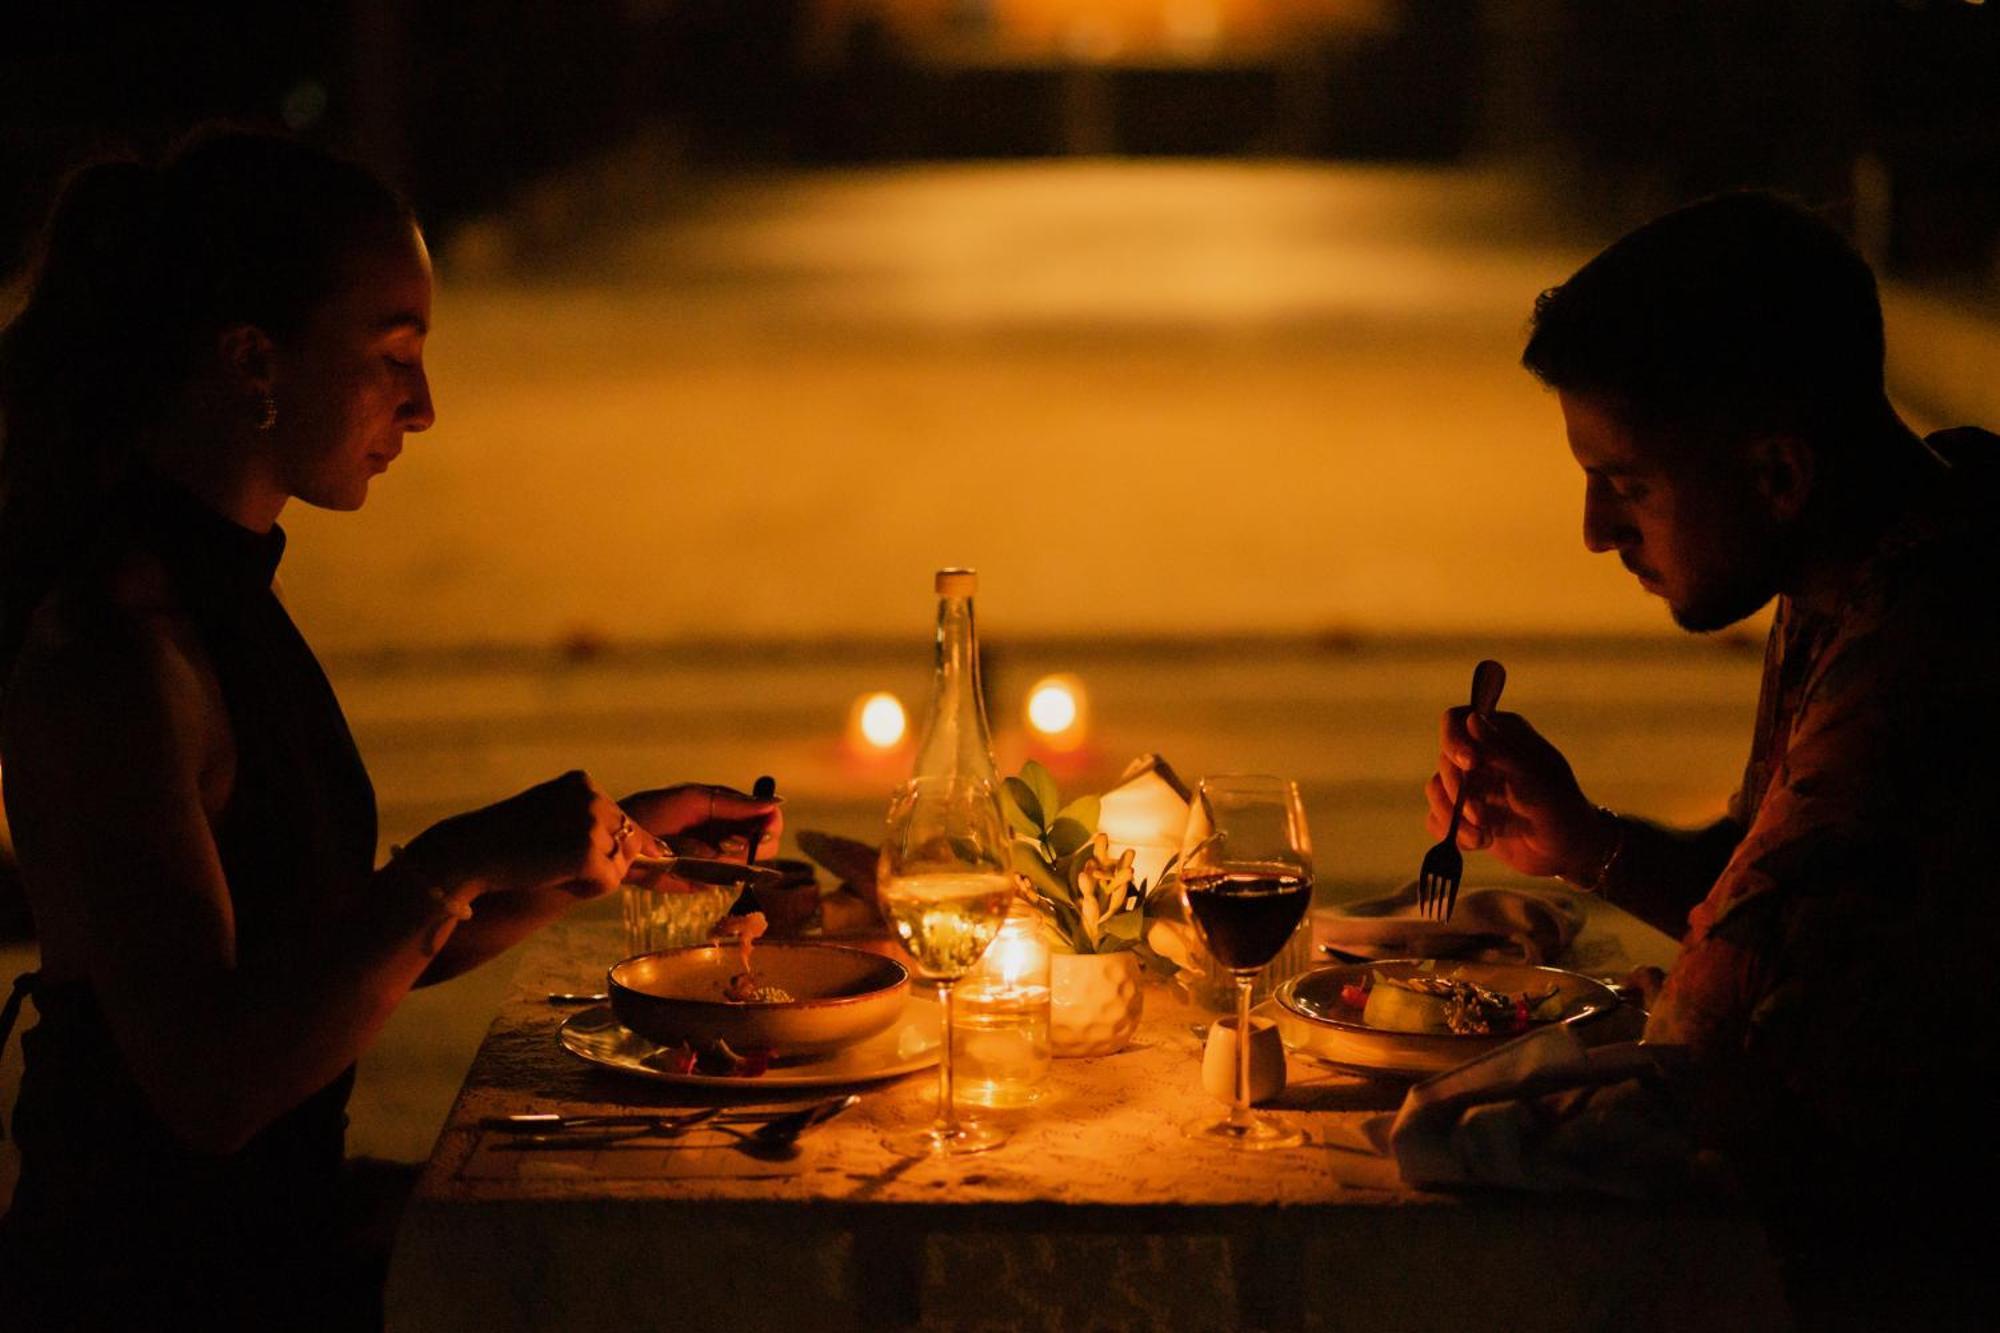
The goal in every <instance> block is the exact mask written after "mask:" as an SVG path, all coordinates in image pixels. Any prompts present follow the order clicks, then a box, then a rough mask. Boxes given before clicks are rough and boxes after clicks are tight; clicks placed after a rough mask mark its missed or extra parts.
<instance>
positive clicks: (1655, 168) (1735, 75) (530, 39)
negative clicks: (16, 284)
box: [0, 0, 2000, 292]
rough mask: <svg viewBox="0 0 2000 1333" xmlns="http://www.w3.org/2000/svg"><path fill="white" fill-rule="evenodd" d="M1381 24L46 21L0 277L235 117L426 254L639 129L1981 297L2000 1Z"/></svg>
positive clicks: (221, 13) (492, 5) (1447, 12)
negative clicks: (1806, 238)
mask: <svg viewBox="0 0 2000 1333" xmlns="http://www.w3.org/2000/svg"><path fill="white" fill-rule="evenodd" d="M964 8H966V10H967V11H968V12H970V11H971V10H972V9H973V8H976V7H972V6H967V7H964ZM1381 8H1382V12H1383V13H1385V14H1386V15H1387V21H1386V22H1380V23H1376V24H1373V25H1370V26H1366V27H1359V28H1354V27H1350V28H1328V29H1326V30H1324V31H1323V32H1320V33H1318V34H1314V33H1312V32H1310V31H1304V30H1301V32H1302V35H1299V36H1296V37H1295V38H1293V39H1292V40H1290V41H1289V43H1288V44H1285V45H1283V46H1281V48H1280V49H1279V50H1277V51H1276V52H1275V53H1274V54H1271V55H1269V56H1268V58H1264V59H1258V60H1247V61H1242V60H1239V61H1226V60H1218V61H1216V62H1213V63H1209V64H1188V63H1164V62H1155V63H1152V64H1148V63H1146V62H1144V61H1126V62H1123V63H1118V64H1112V65H1105V66H1101V67H1092V66H1083V65H1078V64H1071V63H1066V62H1063V61H1060V60H1051V61H1043V62H1033V61H1017V62H1012V63H1010V62H1006V61H997V62H951V61H938V60H935V59H926V58H922V57H921V55H920V53H918V52H914V51H912V50H911V49H910V48H909V45H908V43H907V42H906V41H905V40H904V39H903V38H902V37H901V36H899V35H898V33H897V31H896V30H895V29H894V28H893V27H892V26H891V25H890V24H888V23H886V22H882V21H873V20H870V19H868V18H866V17H865V13H866V11H865V8H864V7H861V6H853V7H849V8H848V9H845V10H843V11H841V12H842V17H839V18H838V19H837V20H835V21H833V22H832V24H831V28H830V30H829V28H828V26H827V24H826V23H825V22H820V23H818V24H815V22H814V19H815V12H816V11H815V8H814V6H813V5H812V4H811V3H809V0H569V2H567V3H562V4H549V3H538V2H536V0H483V2H481V3H472V2H470V0H410V3H394V0H352V3H349V4H345V5H273V4H268V3H263V4H257V3H241V2H238V3H222V4H207V5H200V6H123V5H110V4H103V3H82V4H73V5H67V6H62V7H57V6H39V7H37V9H38V10H39V11H40V12H37V13H35V14H33V15H32V16H30V17H29V18H28V19H27V20H26V22H25V23H17V24H16V25H15V26H14V30H13V34H12V39H10V40H7V41H4V42H0V183H3V184H4V188H0V270H6V271H11V270H13V269H15V268H17V267H18V266H19V264H20V263H21V261H22V260H23V259H24V257H25V253H26V245H27V243H28V239H29V237H30V236H31V235H32V233H33V230H34V228H35V226H36V225H37V223H38V222H39V220H40V218H41V216H42V215H43V213H44V211H45V210H46V207H47V203H48V200H49V197H50V193H51V190H52V189H53V187H54V185H55V183H56V182H57V180H58V179H59V177H60V174H61V172H62V171H63V170H64V169H65V167H66V166H67V165H69V164H71V163H73V162H75V161H77V160H79V159H80V158H83V157H87V156H89V155H92V154H95V153H102V152H112V151H120V150H136V151H139V152H142V153H143V152H151V151H155V150H157V149H158V148H159V147H160V146H162V145H164V144H166V143H168V142H171V140H172V139H173V138H174V137H175V136H176V135H178V134H179V133H180V132H182V131H183V130H184V129H185V128H186V127H187V126H189V125H191V124H193V123H196V122H199V121H201V120H203V119H206V118H210V117H226V118H231V119H235V120H239V121H245V122H250V123H255V124H269V125H289V126H291V127H292V128H293V129H295V130H297V131H298V132H299V133H301V134H303V135H306V136H308V137H310V138H313V139H316V140H321V141H324V142H327V143H330V144H332V145H335V146H338V147H340V148H343V149H346V150H348V151H350V152H353V153H356V154H358V155H360V156H362V157H364V158H366V159H367V160H369V161H371V162H372V163H373V164H375V165H376V166H378V167H380V168H382V169H383V170H385V171H386V172H388V173H389V174H390V175H392V176H393V177H394V178H396V179H397V180H398V181H400V182H401V183H402V184H403V185H404V186H405V187H406V189H407V190H408V191H409V193H410V194H411V195H412V197H413V198H414V200H415V202H416V203H417V205H418V207H419V209H420V211H421V212H422V213H423V215H424V216H425V217H426V219H427V221H428V222H429V224H430V225H431V226H432V227H433V228H434V229H435V228H447V229H448V228H449V227H450V226H451V224H452V223H453V222H454V221H456V220H458V219H461V218H464V217H467V216H470V215H472V214H475V213H478V212H479V211H481V210H484V209H491V208H494V207H497V206H501V205H503V204H504V203H505V202H506V201H507V200H509V199H510V198H512V197H513V196H514V195H515V194H516V193H517V192H518V191H519V190H521V189H522V188H523V187H524V185H526V184H527V183H529V182H532V181H533V180H535V179H536V178H537V177H538V176H540V175H542V174H544V173H547V172H550V171H552V170H555V169H558V168H560V167H561V166H562V165H563V164H565V163H568V162H571V161H573V160H575V159H577V158H579V157H581V156H585V155H588V154H591V153H594V152H598V151H601V150H603V149H604V148H606V147H607V146H608V145H613V144H616V143H618V142H619V141H621V140H622V139H625V138H628V137H630V136H632V135H635V134H638V133H641V132H650V133H655V134H658V133H661V132H665V133H667V134H669V135H671V137H672V141H673V143H674V144H675V145H676V146H677V151H678V152H679V153H680V154H681V158H680V160H681V161H682V162H684V163H685V164H687V165H689V166H696V167H698V166H701V165H703V164H712V165H720V164H732V165H733V164H742V163H772V164H807V165H809V164H815V163H847V162H857V161H883V160H908V159H941V158H965V157H998V158H1006V157H1035V156H1056V155H1061V154H1065V153H1072V152H1078V151H1095V152H1104V151H1109V152H1115V153H1120V154H1126V155H1178V154H1187V155H1234V154H1249V155H1263V154H1276V153H1283V154H1288V155H1294V156H1307V157H1322V158H1329V159H1364V160H1416V161H1426V162H1453V161H1462V160H1467V159H1472V158H1479V157H1492V156H1496V155H1499V156H1510V157H1523V158H1529V159H1532V160H1533V161H1534V162H1535V163H1536V164H1537V166H1538V168H1539V169H1540V170H1541V172H1542V175H1543V178H1544V179H1545V180H1546V181H1547V182H1548V183H1549V185H1550V187H1551V188H1552V189H1553V190H1554V191H1556V192H1557V194H1558V196H1559V198H1560V199H1561V201H1562V203H1563V205H1564V207H1566V208H1568V209H1571V210H1573V211H1574V212H1575V213H1576V214H1577V215H1578V216H1579V217H1582V218H1588V219H1592V220H1601V219H1603V218H1606V217H1609V218H1612V219H1614V220H1616V219H1622V218H1628V217H1636V216H1640V215H1643V214H1644V213H1647V212H1649V211H1651V210H1653V209H1656V208H1658V207H1660V206H1662V205H1664V204H1666V203H1670V202H1673V201H1677V200H1680V199H1684V198H1687V197H1690V196H1692V195H1696V194H1700V193H1704V192H1707V191H1710V190H1714V189H1720V188H1724V187H1728V186H1733V185H1743V184H1760V185H1772V186H1779V187H1782V188H1786V189H1789V190H1792V191H1794V192H1796V193H1799V194H1801V195H1803V196H1805V197H1807V198H1808V199H1810V200H1812V201H1813V202H1815V203H1821V204H1832V205H1835V206H1836V207H1849V206H1851V205H1852V204H1853V203H1854V202H1855V196H1856V193H1857V181H1859V182H1860V190H1859V193H1860V196H1861V198H1860V200H1859V205H1860V208H1861V210H1862V213H1863V214H1864V216H1862V217H1860V218H1857V224H1858V225H1859V226H1861V227H1862V228H1863V229H1864V230H1865V231H1866V232H1867V236H1866V238H1865V239H1867V240H1868V241H1870V242H1871V245H1870V248H1871V249H1872V251H1873V253H1874V255H1875V257H1876V258H1877V259H1878V261H1880V262H1884V263H1886V264H1887V265H1888V266H1889V267H1890V269H1891V271H1893V272H1895V273H1898V274H1901V275H1904V276H1918V277H1927V278H1933V279H1942V280H1947V281H1953V282H1957V283H1961V284H1963V283H1965V282H1967V281H1970V282H1971V283H1972V285H1973V287H1974V288H1976V289H1977V290H1979V291H1982V292H1984V291H1987V290H1990V287H1991V284H1992V272H1993V269H1994V268H1995V253H1996V238H2000V169H1996V168H2000V4H1986V3H1968V2H1967V0H1833V2H1832V3H1828V2H1827V0H1757V2H1756V3H1743V2H1742V0H1644V2H1639V0H1632V2H1629V3H1606V2H1605V0H1515V2H1513V3H1499V2H1497V0H1491V2H1489V3H1483V4H1482V3H1474V2H1472V0H1401V3H1391V4H1388V5H1386V6H1384V7H1381ZM829 12H831V11H829ZM857 15H860V16H861V17H856V16H857ZM824 17H825V16H824V15H823V14H822V15H820V18H821V19H822V20H824Z"/></svg>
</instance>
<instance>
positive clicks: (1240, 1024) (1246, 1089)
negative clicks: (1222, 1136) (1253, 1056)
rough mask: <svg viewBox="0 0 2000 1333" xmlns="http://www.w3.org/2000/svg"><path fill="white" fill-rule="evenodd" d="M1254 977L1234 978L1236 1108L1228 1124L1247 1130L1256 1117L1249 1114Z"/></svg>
mask: <svg viewBox="0 0 2000 1333" xmlns="http://www.w3.org/2000/svg"><path fill="white" fill-rule="evenodd" d="M1255 983H1256V978H1254V977H1238V978H1236V1106H1235V1108H1234V1109H1233V1110H1231V1111H1230V1113H1229V1123H1230V1124H1231V1125H1232V1126H1235V1127H1236V1128H1238V1129H1245V1128H1248V1127H1249V1126H1250V1125H1251V1123H1252V1122H1253V1121H1254V1120H1255V1118H1256V1117H1254V1116H1252V1115H1251V1114H1250V988H1251V987H1252V986H1253V985H1254V984H1255Z"/></svg>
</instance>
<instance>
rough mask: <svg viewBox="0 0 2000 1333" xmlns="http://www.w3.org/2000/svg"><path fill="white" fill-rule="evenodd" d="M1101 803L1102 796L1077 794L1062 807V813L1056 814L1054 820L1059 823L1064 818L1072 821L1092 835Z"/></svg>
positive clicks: (1102, 800)
mask: <svg viewBox="0 0 2000 1333" xmlns="http://www.w3.org/2000/svg"><path fill="white" fill-rule="evenodd" d="M1103 804H1104V798H1103V797H1101V796H1079V797H1077V798H1076V799H1075V800H1074V801H1071V802H1070V803H1069V804H1068V805H1066V806H1064V807H1063V808H1062V813H1061V814H1059V815H1057V816H1056V822H1057V823H1061V822H1062V821H1063V820H1065V819H1068V820H1071V821H1074V822H1075V823H1078V824H1081V825H1083V827H1084V828H1085V829H1086V830H1087V831H1088V832H1090V833H1091V834H1093V835H1094V834H1095V833H1096V832H1097V817H1098V813H1099V809H1100V807H1102V806H1103Z"/></svg>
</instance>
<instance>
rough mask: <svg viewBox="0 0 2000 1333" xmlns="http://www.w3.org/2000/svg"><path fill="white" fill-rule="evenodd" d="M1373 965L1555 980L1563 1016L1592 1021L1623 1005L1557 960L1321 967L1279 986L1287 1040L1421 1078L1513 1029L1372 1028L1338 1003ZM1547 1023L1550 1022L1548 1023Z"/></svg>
mask: <svg viewBox="0 0 2000 1333" xmlns="http://www.w3.org/2000/svg"><path fill="white" fill-rule="evenodd" d="M1370 972H1380V973H1382V974H1383V975H1385V976H1391V977H1407V976H1414V975H1417V974H1419V973H1425V972H1428V973H1429V974H1430V975H1433V976H1439V977H1462V978H1464V979H1465V980H1467V981H1476V982H1478V983H1479V984H1480V985H1482V986H1485V987H1487V988H1488V989H1490V990H1497V991H1505V992H1510V993H1512V992H1518V991H1541V990H1544V989H1546V988H1547V987H1549V986H1551V985H1553V986H1555V988H1556V990H1557V992H1558V993H1559V994H1560V995H1561V996H1562V1002H1563V1008H1562V1017H1561V1018H1560V1019H1557V1020H1555V1021H1557V1022H1562V1023H1581V1022H1587V1021H1589V1020H1590V1019H1593V1018H1595V1017H1597V1016H1599V1015H1601V1014H1607V1013H1609V1012H1611V1011H1612V1010H1614V1009H1616V1008H1617V1007H1618V997H1617V995H1615V994H1613V993H1612V991H1611V988H1610V987H1608V986H1606V985H1605V984H1604V983H1603V982H1601V981H1597V980H1595V979H1593V978H1591V977H1586V976H1580V975H1578V974H1577V973H1575V972H1565V971H1563V970H1562V969H1561V968H1555V967H1531V966H1529V965H1527V964H1525V963H1468V962H1450V961H1439V962H1433V963H1426V962H1424V961H1423V960H1421V959H1415V958H1396V959H1388V960H1385V961H1383V962H1379V963H1358V964H1354V965H1352V966H1339V967H1320V968H1315V969H1313V970H1312V971H1310V972H1307V973H1304V974H1303V975H1300V976H1296V977H1293V978H1292V979H1291V980H1289V981H1287V982H1285V983H1284V984H1283V985H1281V986H1279V987H1278V991H1277V1001H1278V1018H1279V1028H1280V1030H1282V1031H1284V1033H1285V1039H1286V1042H1287V1043H1288V1044H1289V1045H1291V1046H1293V1047H1295V1048H1296V1049H1300V1050H1304V1051H1306V1052H1307V1053H1309V1054H1311V1055H1316V1056H1318V1057H1320V1058H1321V1059H1323V1060H1330V1061H1332V1062H1334V1063H1335V1064H1341V1065H1346V1066H1349V1067H1350V1068H1354V1069H1361V1070H1368V1071H1371V1072H1378V1073H1385V1074H1398V1075H1403V1076H1405V1077H1411V1078H1420V1077H1423V1076H1424V1075H1427V1074H1435V1073H1439V1072H1441V1071H1443V1070H1446V1069H1451V1068H1454V1067H1456V1066H1458V1065H1461V1064H1464V1063H1465V1062H1466V1061H1467V1060H1470V1059H1472V1058H1473V1057H1474V1056H1477V1055H1484V1054H1485V1053H1486V1052H1487V1051H1490V1050H1492V1049H1493V1048H1494V1047H1496V1046H1500V1045H1502V1044H1504V1043H1506V1042H1509V1041H1511V1040H1513V1037H1514V1035H1518V1034H1511V1035H1496V1036H1471V1035H1468V1036H1460V1035H1459V1034H1457V1033H1449V1032H1391V1031H1388V1030H1386V1029H1383V1028H1376V1027H1370V1026H1368V1024H1366V1023H1364V1022H1362V1021H1361V1015H1360V1013H1359V1012H1358V1011H1356V1010H1354V1009H1350V1008H1348V1007H1347V1006H1346V1005H1344V1004H1342V1003H1341V1002H1340V988H1341V987H1343V986H1346V985H1350V984H1360V983H1362V982H1364V981H1366V980H1367V977H1368V974H1369V973H1370ZM1544 1026H1545V1025H1544Z"/></svg>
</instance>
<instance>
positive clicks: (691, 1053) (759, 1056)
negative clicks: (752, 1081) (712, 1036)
mask: <svg viewBox="0 0 2000 1333" xmlns="http://www.w3.org/2000/svg"><path fill="white" fill-rule="evenodd" d="M773 1054H775V1053H774V1052H773V1051H772V1050H771V1048H770V1047H768V1046H752V1047H746V1048H745V1049H744V1050H741V1051H738V1050H735V1049H733V1048H732V1047H731V1046H730V1045H729V1043H728V1042H726V1041H722V1040H720V1039H717V1040H715V1041H704V1042H694V1041H683V1042H680V1043H678V1044H676V1045H673V1046H662V1047H661V1048H660V1049H659V1050H657V1051H654V1052H653V1053H652V1054H651V1055H648V1056H646V1057H645V1058H644V1060H643V1061H642V1063H645V1064H648V1065H651V1066H653V1067H654V1068H656V1069H660V1070H663V1071H665V1072H666V1073H669V1074H705V1075H708V1076H709V1077H712V1078H757V1077H759V1076H761V1075H762V1074H763V1073H764V1072H765V1071H766V1070H768V1069H770V1067H771V1057H772V1055H773Z"/></svg>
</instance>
